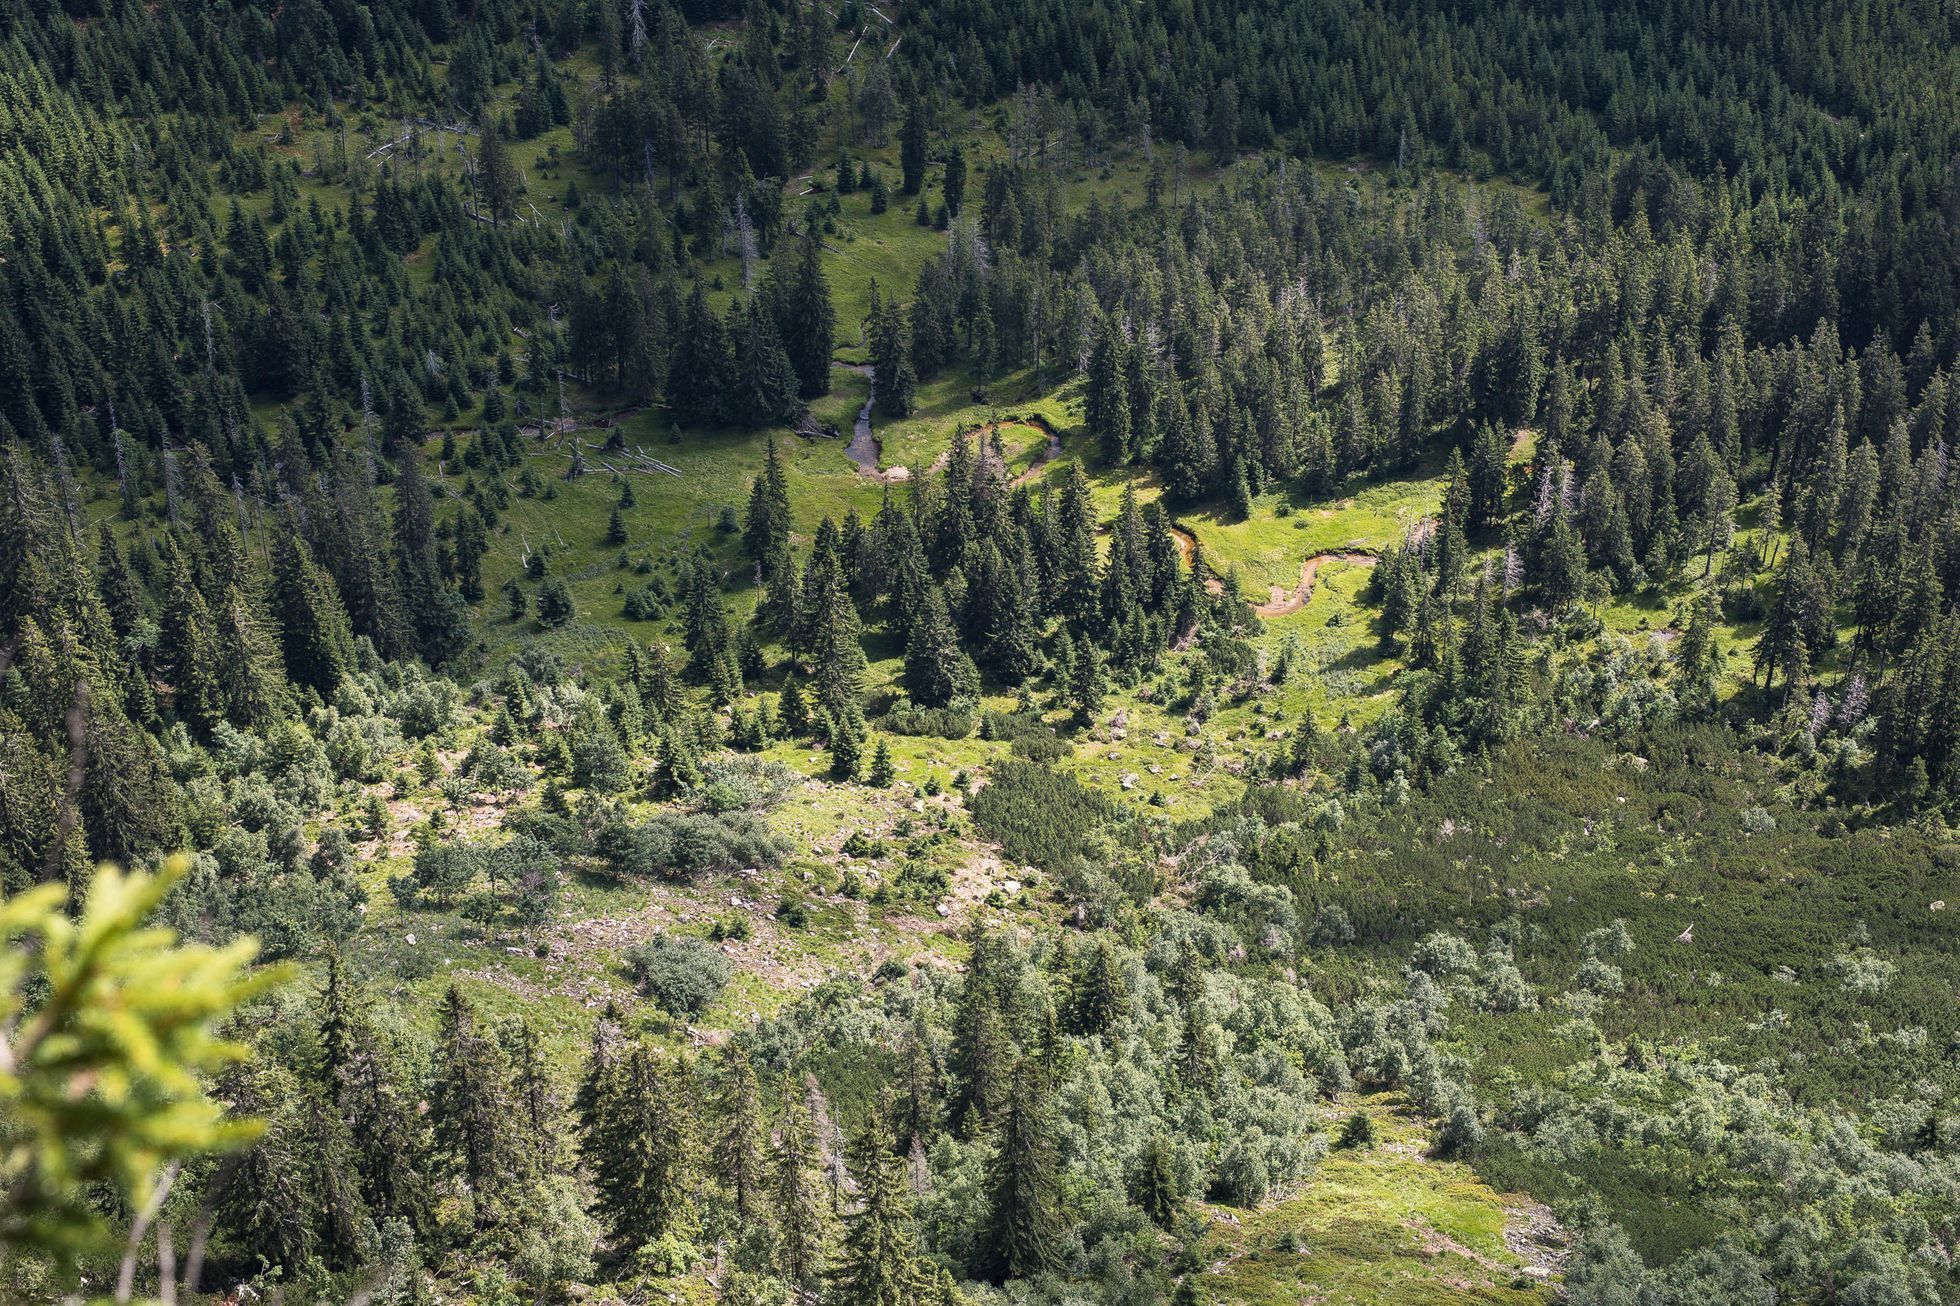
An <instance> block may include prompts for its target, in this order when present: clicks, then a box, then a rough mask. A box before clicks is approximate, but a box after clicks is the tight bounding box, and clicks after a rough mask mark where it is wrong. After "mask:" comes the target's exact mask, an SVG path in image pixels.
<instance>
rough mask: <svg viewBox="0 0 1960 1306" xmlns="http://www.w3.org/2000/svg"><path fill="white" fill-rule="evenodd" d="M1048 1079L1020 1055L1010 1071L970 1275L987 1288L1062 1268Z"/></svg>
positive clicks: (1058, 1204) (1059, 1201) (1060, 1223)
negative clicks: (1011, 1080)
mask: <svg viewBox="0 0 1960 1306" xmlns="http://www.w3.org/2000/svg"><path fill="white" fill-rule="evenodd" d="M1047 1094H1048V1076H1047V1075H1046V1074H1045V1073H1043V1071H1042V1069H1041V1068H1040V1067H1039V1066H1037V1065H1036V1064H1035V1061H1034V1058H1032V1057H1024V1058H1022V1059H1021V1062H1020V1064H1019V1065H1017V1066H1016V1067H1015V1069H1014V1080H1013V1085H1012V1087H1011V1088H1010V1089H1009V1091H1008V1095H1007V1102H1006V1105H1005V1107H1004V1109H1003V1112H1002V1117H1001V1124H1000V1129H999V1130H998V1131H997V1133H996V1134H995V1137H994V1151H993V1156H992V1158H991V1159H990V1160H989V1162H988V1165H987V1212H986V1216H985V1218H984V1221H983V1223H982V1225H981V1231H980V1242H979V1246H978V1249H977V1250H978V1263H977V1264H976V1265H975V1267H974V1269H975V1271H976V1272H977V1273H978V1275H979V1276H980V1277H981V1278H983V1279H986V1280H988V1281H989V1282H991V1283H1004V1282H1005V1281H1007V1280H1009V1279H1026V1278H1030V1277H1032V1276H1034V1275H1037V1274H1052V1273H1054V1272H1056V1271H1057V1270H1059V1269H1060V1268H1061V1247H1060V1240H1061V1235H1062V1209H1061V1181H1060V1176H1059V1173H1058V1165H1059V1163H1058V1161H1057V1157H1056V1150H1055V1137H1054V1123H1053V1119H1052V1115H1051V1110H1050V1107H1049V1104H1048V1101H1047Z"/></svg>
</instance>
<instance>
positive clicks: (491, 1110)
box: [429, 984, 524, 1225]
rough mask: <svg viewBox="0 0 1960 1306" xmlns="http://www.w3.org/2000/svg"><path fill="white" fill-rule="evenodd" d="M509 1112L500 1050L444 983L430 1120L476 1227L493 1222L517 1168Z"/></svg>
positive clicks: (510, 1192)
mask: <svg viewBox="0 0 1960 1306" xmlns="http://www.w3.org/2000/svg"><path fill="white" fill-rule="evenodd" d="M514 1110H515V1102H514V1101H513V1098H512V1093H511V1087H510V1067H509V1064H508V1062H507V1061H506V1060H505V1057H504V1053H503V1049H502V1048H500V1047H499V1046H498V1045H497V1042H496V1040H495V1039H493V1038H490V1037H489V1036H487V1035H486V1034H485V1033H484V1032H483V1031H482V1030H481V1029H480V1028H479V1027H478V1024H477V1016H476V1010H475V1008H474V1007H473V1006H471V1005H470V1003H469V1001H468V999H466V998H465V997H464V996H463V994H462V991H461V990H460V989H458V988H457V987H456V986H455V985H454V984H452V985H450V986H449V989H448V991H447V992H446V993H445V994H444V995H443V1000H442V1014H441V1019H440V1025H439V1029H438V1032H437V1035H436V1072H435V1078H434V1080H433V1081H432V1082H431V1084H430V1086H429V1120H430V1122H431V1124H432V1125H433V1126H434V1128H435V1137H436V1143H437V1146H438V1147H439V1148H440V1149H441V1151H442V1154H443V1156H444V1158H445V1159H446V1160H447V1162H448V1164H449V1165H450V1167H451V1168H452V1169H453V1171H454V1172H455V1173H456V1174H457V1175H458V1176H459V1177H460V1178H462V1179H463V1180H464V1181H465V1182H467V1183H468V1185H469V1187H470V1191H471V1193H472V1195H473V1196H474V1197H475V1200H476V1220H477V1223H478V1224H479V1225H488V1224H490V1223H492V1222H493V1221H494V1220H495V1219H496V1218H497V1216H498V1215H499V1214H500V1213H501V1212H502V1210H503V1208H504V1206H505V1203H506V1202H507V1201H508V1200H510V1199H512V1198H514V1196H515V1192H514V1186H515V1184H516V1181H517V1179H518V1177H519V1175H520V1173H521V1172H522V1170H523V1169H524V1157H523V1154H522V1152H521V1150H520V1148H519V1143H518V1135H517V1131H516V1129H515V1128H514V1122H513V1116H514Z"/></svg>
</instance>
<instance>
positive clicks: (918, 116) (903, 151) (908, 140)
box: [898, 97, 926, 195]
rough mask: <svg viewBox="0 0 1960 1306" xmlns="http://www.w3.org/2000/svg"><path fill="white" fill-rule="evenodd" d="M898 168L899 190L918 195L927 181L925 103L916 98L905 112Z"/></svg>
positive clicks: (899, 145) (899, 139) (899, 140)
mask: <svg viewBox="0 0 1960 1306" xmlns="http://www.w3.org/2000/svg"><path fill="white" fill-rule="evenodd" d="M898 168H899V172H900V174H901V176H902V181H901V183H900V186H899V189H901V190H903V191H904V192H905V193H906V194H907V195H917V194H918V193H919V188H920V187H922V186H924V185H925V181H926V111H925V102H924V101H923V100H922V99H920V98H918V97H914V98H913V100H912V103H911V104H910V105H909V106H907V108H906V111H905V126H904V127H903V128H902V129H901V131H900V133H899V138H898Z"/></svg>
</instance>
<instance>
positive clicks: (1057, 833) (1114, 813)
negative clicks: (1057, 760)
mask: <svg viewBox="0 0 1960 1306" xmlns="http://www.w3.org/2000/svg"><path fill="white" fill-rule="evenodd" d="M1123 819H1124V814H1123V809H1122V808H1121V807H1119V806H1118V805H1117V804H1116V803H1114V802H1112V801H1111V800H1110V799H1108V798H1105V797H1103V796H1102V795H1101V794H1098V793H1096V792H1095V791H1094V790H1091V789H1088V788H1085V787H1084V786H1083V785H1082V783H1081V782H1080V781H1078V780H1077V779H1075V777H1073V776H1070V775H1066V774H1064V773H1063V772H1060V771H1056V770H1054V769H1052V768H1050V767H1047V766H1043V765H1040V764H1038V763H1034V762H1022V761H1016V760H1007V761H1003V762H1001V763H999V764H998V765H996V766H995V767H994V769H993V777H992V779H991V781H990V782H989V783H988V784H987V786H986V787H985V788H984V789H982V790H981V791H980V792H979V794H978V795H977V796H975V798H974V799H973V820H974V823H975V824H976V825H978V826H979V827H980V829H981V831H982V833H984V834H985V835H986V836H987V837H988V838H990V839H992V840H994V841H995V842H996V843H998V844H1000V846H1001V851H1002V852H1004V853H1005V854H1006V855H1007V856H1008V857H1010V858H1012V859H1013V860H1015V861H1017V862H1027V863H1030V864H1032V865H1035V866H1039V867H1041V868H1042V869H1043V870H1049V871H1053V870H1059V869H1061V868H1062V867H1064V866H1067V865H1068V864H1069V863H1070V862H1071V861H1073V860H1074V859H1076V858H1079V857H1081V856H1082V854H1083V852H1084V847H1085V844H1084V841H1085V840H1086V839H1087V838H1088V837H1089V836H1090V835H1091V834H1092V833H1093V832H1094V831H1095V830H1096V829H1098V828H1099V827H1101V826H1105V825H1113V824H1116V823H1118V822H1120V821H1122V820H1123Z"/></svg>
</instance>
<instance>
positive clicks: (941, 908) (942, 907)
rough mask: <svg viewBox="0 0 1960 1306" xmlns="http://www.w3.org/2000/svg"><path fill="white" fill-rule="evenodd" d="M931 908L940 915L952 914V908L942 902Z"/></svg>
mask: <svg viewBox="0 0 1960 1306" xmlns="http://www.w3.org/2000/svg"><path fill="white" fill-rule="evenodd" d="M933 910H934V911H936V912H938V913H939V914H940V915H941V916H951V915H952V914H953V909H952V908H951V907H950V906H948V905H947V904H946V903H943V902H942V903H940V904H939V905H938V906H936V907H934V908H933Z"/></svg>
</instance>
